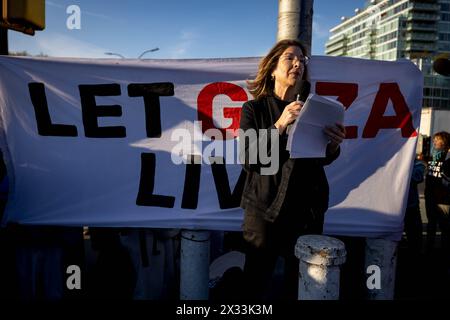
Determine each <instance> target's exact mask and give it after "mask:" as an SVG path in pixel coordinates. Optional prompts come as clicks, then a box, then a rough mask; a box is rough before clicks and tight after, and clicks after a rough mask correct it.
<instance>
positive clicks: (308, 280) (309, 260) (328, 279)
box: [295, 235, 347, 300]
mask: <svg viewBox="0 0 450 320" xmlns="http://www.w3.org/2000/svg"><path fill="white" fill-rule="evenodd" d="M346 254H347V253H346V251H345V245H344V243H343V242H342V241H340V240H338V239H335V238H331V237H327V236H322V235H305V236H301V237H299V238H298V240H297V244H296V246H295V256H296V257H297V258H299V259H300V272H299V282H298V300H338V299H339V277H340V269H339V268H340V267H339V266H340V265H341V264H343V263H344V262H345V258H346Z"/></svg>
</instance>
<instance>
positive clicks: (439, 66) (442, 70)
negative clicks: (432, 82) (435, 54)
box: [433, 58, 450, 77]
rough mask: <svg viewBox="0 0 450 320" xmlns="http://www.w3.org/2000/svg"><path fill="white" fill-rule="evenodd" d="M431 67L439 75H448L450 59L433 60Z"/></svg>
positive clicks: (449, 73)
mask: <svg viewBox="0 0 450 320" xmlns="http://www.w3.org/2000/svg"><path fill="white" fill-rule="evenodd" d="M433 69H434V71H436V72H437V73H439V74H440V75H443V76H445V77H448V76H450V60H448V59H445V58H438V59H436V60H434V63H433Z"/></svg>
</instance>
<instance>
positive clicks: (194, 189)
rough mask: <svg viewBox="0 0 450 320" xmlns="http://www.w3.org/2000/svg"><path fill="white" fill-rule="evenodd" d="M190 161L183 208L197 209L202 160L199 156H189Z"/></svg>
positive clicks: (186, 176)
mask: <svg viewBox="0 0 450 320" xmlns="http://www.w3.org/2000/svg"><path fill="white" fill-rule="evenodd" d="M188 159H190V161H189V163H188V164H187V166H186V175H185V178H184V189H183V200H182V201H181V208H183V209H197V204H198V191H199V189H200V173H201V168H202V166H201V161H202V158H201V156H199V155H192V154H191V155H188Z"/></svg>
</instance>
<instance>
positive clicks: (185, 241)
mask: <svg viewBox="0 0 450 320" xmlns="http://www.w3.org/2000/svg"><path fill="white" fill-rule="evenodd" d="M209 247H210V232H209V231H200V230H183V231H182V232H181V261H180V299H181V300H208V295H209V287H208V282H209Z"/></svg>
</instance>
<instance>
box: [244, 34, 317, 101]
mask: <svg viewBox="0 0 450 320" xmlns="http://www.w3.org/2000/svg"><path fill="white" fill-rule="evenodd" d="M290 46H296V47H299V48H300V49H301V50H302V52H303V55H304V56H307V55H308V53H307V52H306V48H305V47H304V46H303V44H301V43H300V42H299V41H297V40H281V41H279V42H277V43H276V44H275V45H274V46H273V48H272V49H270V51H269V53H268V54H267V55H266V56H265V57H264V58H262V60H261V62H260V63H259V66H258V72H257V74H256V77H255V79H254V80H248V81H247V88H248V90H249V91H250V93H251V94H252V95H253V97H254V98H255V99H259V98H262V97H265V96H269V95H272V94H273V89H274V81H273V80H272V72H273V70H275V68H276V66H277V63H278V59H280V56H281V55H282V54H283V52H284V50H286V49H287V48H288V47H290ZM304 68H305V69H304V71H303V77H302V79H308V69H307V66H304Z"/></svg>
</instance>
